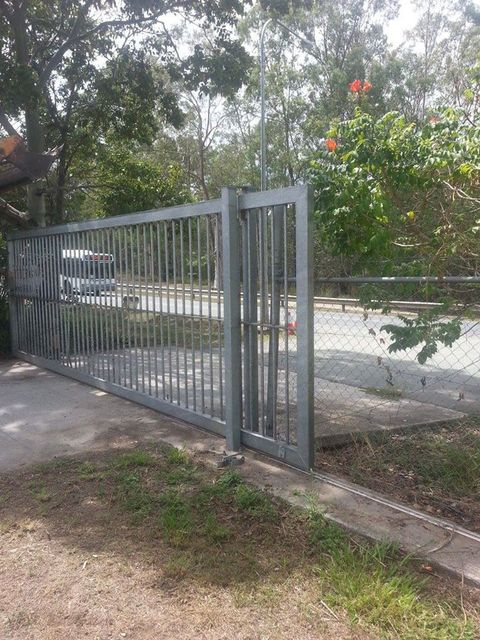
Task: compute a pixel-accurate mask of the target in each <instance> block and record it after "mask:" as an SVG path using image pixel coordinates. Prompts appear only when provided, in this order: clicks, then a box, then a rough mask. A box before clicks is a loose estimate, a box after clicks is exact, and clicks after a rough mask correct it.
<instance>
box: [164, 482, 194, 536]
mask: <svg viewBox="0 0 480 640" xmlns="http://www.w3.org/2000/svg"><path fill="white" fill-rule="evenodd" d="M160 504H161V512H160V527H161V529H162V531H163V533H164V534H165V537H166V538H167V540H168V541H169V542H170V544H172V545H173V546H180V545H182V544H183V543H185V542H186V541H187V540H188V539H189V538H190V537H191V536H192V535H193V533H194V519H193V513H192V509H191V507H190V505H189V503H188V502H187V500H186V499H185V498H183V497H182V496H180V495H179V494H178V493H176V492H175V491H169V492H167V493H165V494H164V495H163V496H161V498H160Z"/></svg>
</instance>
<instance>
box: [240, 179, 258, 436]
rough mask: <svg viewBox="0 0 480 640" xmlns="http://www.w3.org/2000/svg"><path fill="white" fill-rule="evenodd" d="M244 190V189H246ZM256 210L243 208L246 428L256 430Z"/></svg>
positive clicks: (244, 395)
mask: <svg viewBox="0 0 480 640" xmlns="http://www.w3.org/2000/svg"><path fill="white" fill-rule="evenodd" d="M245 191H246V190H245ZM257 216H258V212H257V211H256V210H255V209H254V210H248V209H247V210H246V211H245V212H244V218H243V225H242V228H243V239H242V255H243V321H244V336H243V353H244V358H243V361H244V371H245V373H244V386H245V388H244V392H243V397H244V402H245V405H244V406H245V428H246V429H247V430H248V431H258V430H259V429H258V326H257V319H258V285H257V278H258V264H257Z"/></svg>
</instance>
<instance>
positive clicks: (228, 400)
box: [222, 187, 242, 451]
mask: <svg viewBox="0 0 480 640" xmlns="http://www.w3.org/2000/svg"><path fill="white" fill-rule="evenodd" d="M239 226H240V225H239V220H238V199H237V194H236V192H235V189H233V188H230V187H226V188H224V189H222V247H223V309H224V327H225V422H226V424H225V437H226V439H227V447H228V448H229V449H230V450H232V451H238V450H239V448H240V430H241V426H242V415H241V412H242V365H241V350H240V349H241V345H240V230H239Z"/></svg>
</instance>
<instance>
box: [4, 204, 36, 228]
mask: <svg viewBox="0 0 480 640" xmlns="http://www.w3.org/2000/svg"><path fill="white" fill-rule="evenodd" d="M1 214H3V215H4V216H5V217H6V218H8V219H9V220H10V221H11V222H14V223H15V224H17V225H19V226H21V227H27V226H28V225H29V224H30V222H31V217H30V215H29V214H28V213H25V212H24V211H19V210H18V209H15V207H12V205H11V204H8V202H7V201H6V200H4V199H3V198H0V215H1Z"/></svg>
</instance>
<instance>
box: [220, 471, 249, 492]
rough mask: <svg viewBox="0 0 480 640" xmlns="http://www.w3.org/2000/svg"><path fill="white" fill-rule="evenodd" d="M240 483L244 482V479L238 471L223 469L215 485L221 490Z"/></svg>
mask: <svg viewBox="0 0 480 640" xmlns="http://www.w3.org/2000/svg"><path fill="white" fill-rule="evenodd" d="M241 484H244V480H243V478H242V476H241V475H240V474H239V473H238V471H225V473H222V475H221V476H220V477H219V478H218V480H217V482H216V485H217V487H218V488H219V489H222V490H230V489H234V488H235V487H238V486H240V485H241Z"/></svg>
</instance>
